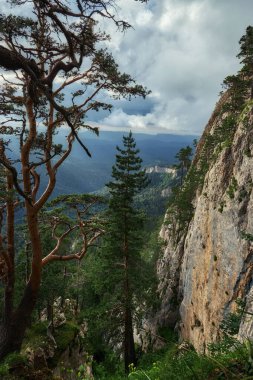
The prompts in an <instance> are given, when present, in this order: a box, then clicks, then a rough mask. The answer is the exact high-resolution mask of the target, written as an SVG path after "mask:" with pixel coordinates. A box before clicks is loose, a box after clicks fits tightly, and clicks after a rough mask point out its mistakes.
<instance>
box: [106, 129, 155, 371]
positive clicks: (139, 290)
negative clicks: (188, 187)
mask: <svg viewBox="0 0 253 380" xmlns="http://www.w3.org/2000/svg"><path fill="white" fill-rule="evenodd" d="M123 145H124V148H123V149H121V148H119V147H117V151H118V154H117V155H116V163H115V165H114V166H113V169H112V177H113V181H111V182H110V183H108V184H107V186H108V188H109V192H110V194H111V199H110V202H109V211H108V214H109V226H108V231H107V236H106V239H105V247H104V251H103V260H104V261H103V262H104V263H103V272H104V275H105V276H104V277H106V278H104V282H103V297H102V298H103V301H104V303H105V306H106V309H107V313H110V320H111V322H112V321H113V322H112V325H111V326H112V329H111V331H113V332H114V334H116V339H114V341H115V342H117V340H118V342H117V343H119V337H120V343H121V344H122V350H123V352H124V364H125V371H126V372H128V371H129V365H130V364H134V365H135V364H136V354H135V347H134V337H133V325H134V319H135V317H136V315H137V309H138V308H139V309H140V302H143V300H144V296H143V290H144V287H145V285H144V284H145V279H144V277H145V262H144V260H143V259H142V257H141V254H140V249H141V245H142V238H141V231H142V227H143V217H142V216H141V214H140V212H139V211H138V210H136V209H135V206H134V196H135V195H136V194H137V193H138V192H139V191H140V190H141V189H143V188H144V187H145V186H146V185H147V183H148V180H147V177H146V174H145V172H144V171H143V170H141V163H142V160H141V158H140V157H139V156H138V153H139V150H138V149H136V143H135V140H134V138H133V136H132V133H131V132H130V133H129V135H128V136H126V137H125V136H124V137H123ZM137 305H138V308H137Z"/></svg>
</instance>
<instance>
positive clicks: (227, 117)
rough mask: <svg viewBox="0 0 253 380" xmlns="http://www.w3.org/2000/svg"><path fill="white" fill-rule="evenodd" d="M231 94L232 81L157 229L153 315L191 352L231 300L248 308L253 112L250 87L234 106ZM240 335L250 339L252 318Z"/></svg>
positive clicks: (210, 337)
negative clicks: (160, 250)
mask: <svg viewBox="0 0 253 380" xmlns="http://www.w3.org/2000/svg"><path fill="white" fill-rule="evenodd" d="M235 94H237V95H238V89H235V87H233V86H232V85H231V87H230V88H229V90H228V91H227V92H225V94H224V95H223V96H222V98H221V100H220V101H219V103H218V104H217V106H216V109H215V111H214V113H213V115H212V117H211V119H210V120H209V123H208V125H207V127H206V129H205V131H204V134H203V136H202V138H201V139H200V142H199V145H198V148H197V152H196V156H195V159H194V161H193V165H192V168H191V170H190V172H189V173H188V176H187V177H186V180H185V183H184V185H183V189H181V190H180V191H179V192H180V194H181V195H179V196H178V202H175V201H173V202H174V203H173V202H172V204H171V206H170V207H169V209H168V211H167V214H166V217H165V223H164V225H163V227H162V230H161V233H160V235H161V237H162V238H163V239H164V241H165V249H164V254H163V256H162V258H161V259H160V260H159V262H158V265H157V270H158V277H159V280H160V282H159V292H160V296H161V300H162V307H161V311H160V312H159V313H158V315H157V320H158V323H159V325H162V326H172V327H173V326H175V325H176V324H177V327H178V330H179V333H180V336H181V338H182V339H183V340H187V341H190V342H191V343H192V344H193V345H194V347H195V348H196V349H197V350H198V351H206V348H207V345H208V343H210V342H214V341H216V340H217V339H218V338H219V336H220V334H221V332H220V323H221V321H222V320H223V319H224V317H226V315H227V314H228V313H229V312H231V311H232V310H233V309H234V308H235V301H236V300H237V299H239V298H242V299H247V308H248V310H251V311H252V310H253V300H252V298H253V297H252V296H250V294H251V295H252V294H253V287H252V285H253V281H252V280H253V245H252V244H253V243H252V242H251V240H252V236H251V234H252V235H253V218H252V216H253V194H252V187H253V145H252V142H253V115H252V104H251V101H250V100H249V98H250V97H249V91H248V92H247V93H245V92H244V93H243V94H242V97H241V99H242V98H243V102H241V103H240V105H239V106H235V104H234V100H235ZM237 105H238V103H237ZM180 202H181V203H180ZM184 202H185V203H184ZM180 208H181V209H180ZM239 334H240V336H241V337H243V338H245V337H246V336H251V337H253V316H250V317H249V316H248V317H247V318H243V320H242V323H241V328H240V332H239Z"/></svg>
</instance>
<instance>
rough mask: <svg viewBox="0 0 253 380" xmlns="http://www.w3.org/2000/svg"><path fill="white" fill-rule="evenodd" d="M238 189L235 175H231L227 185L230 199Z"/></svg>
mask: <svg viewBox="0 0 253 380" xmlns="http://www.w3.org/2000/svg"><path fill="white" fill-rule="evenodd" d="M237 189H238V183H237V180H236V178H235V177H232V178H231V180H230V184H229V186H228V190H227V194H228V196H229V198H230V199H234V197H235V192H236V191H237Z"/></svg>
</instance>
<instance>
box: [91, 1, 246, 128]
mask: <svg viewBox="0 0 253 380" xmlns="http://www.w3.org/2000/svg"><path fill="white" fill-rule="evenodd" d="M119 5H120V7H121V9H120V10H119V15H120V16H122V17H125V18H127V19H128V20H129V22H130V23H131V24H132V25H133V27H134V29H132V30H130V31H128V32H127V33H126V34H120V33H115V30H113V29H110V30H109V31H111V32H112V41H111V43H110V45H109V47H110V48H111V49H112V51H113V53H114V56H115V57H116V59H117V61H118V62H119V64H120V67H121V69H122V70H123V71H125V72H127V73H130V74H131V75H132V76H133V77H135V78H136V80H137V81H138V82H140V83H142V84H144V85H146V86H147V87H148V88H149V89H151V90H152V94H151V95H150V96H149V98H148V101H147V105H146V106H144V105H143V101H141V100H138V99H137V100H133V102H132V103H130V104H126V102H122V103H120V102H117V103H116V104H115V109H114V110H113V111H112V113H111V114H110V115H103V116H102V117H101V118H100V119H99V117H98V118H97V121H98V122H99V124H100V125H105V126H106V128H107V129H108V128H110V127H111V128H116V127H117V126H118V127H119V128H125V129H127V128H132V130H136V131H143V132H148V131H150V132H153V133H154V132H155V131H157V132H159V131H167V132H173V133H175V132H176V133H189V134H190V133H201V131H202V130H203V128H204V126H205V123H206V122H207V120H208V118H209V116H210V113H211V111H212V110H213V108H214V105H215V102H216V101H217V99H218V93H219V91H220V90H221V86H220V84H221V83H222V81H223V79H224V77H226V76H227V75H229V74H232V73H235V72H236V71H237V70H238V68H239V62H238V59H237V58H236V54H237V53H238V51H239V45H238V41H239V39H240V37H241V36H242V34H244V31H245V29H246V27H247V26H248V25H249V24H250V23H252V13H253V12H252V11H253V3H252V0H240V1H238V0H230V1H227V0H159V1H156V0H150V2H149V3H148V4H147V5H143V4H140V3H138V2H134V1H125V0H120V1H119Z"/></svg>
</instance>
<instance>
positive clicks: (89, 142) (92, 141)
mask: <svg viewBox="0 0 253 380" xmlns="http://www.w3.org/2000/svg"><path fill="white" fill-rule="evenodd" d="M67 133H68V130H65V131H64V130H63V131H62V132H61V133H59V134H58V135H57V136H56V138H55V140H56V143H57V144H62V145H63V148H64V147H65V146H66V135H67ZM126 134H127V132H107V131H102V132H100V135H99V136H96V135H95V134H93V133H90V132H87V131H85V132H80V134H79V136H80V138H81V140H82V141H83V143H84V144H85V145H86V146H87V148H88V149H89V151H90V152H91V154H92V157H91V158H90V157H88V156H87V155H86V153H85V152H84V150H83V149H82V147H81V146H80V145H79V144H78V143H77V142H75V143H74V146H73V150H72V152H71V154H70V156H69V158H68V159H67V160H66V161H65V162H64V164H63V165H62V167H60V168H59V169H58V173H57V182H56V188H55V191H54V194H53V196H57V195H59V194H69V193H87V192H93V191H97V190H99V189H101V188H102V187H104V185H105V184H106V183H107V182H108V181H110V177H111V170H112V165H113V164H114V161H115V154H116V146H117V145H118V146H121V141H122V136H123V135H126ZM133 135H134V138H135V139H136V144H137V148H138V149H139V150H140V156H141V158H142V159H143V166H144V167H147V166H155V165H158V166H170V165H172V164H173V163H174V162H175V158H174V157H175V155H176V153H177V152H178V151H179V149H181V148H182V147H184V146H186V145H191V144H192V142H193V140H194V138H196V137H197V136H191V135H187V136H181V135H170V134H168V135H167V134H157V135H149V134H142V133H136V134H133ZM9 148H10V149H11V150H12V152H11V156H12V158H14V159H17V158H18V140H17V139H16V140H15V139H13V140H12V141H11V144H10V145H9ZM46 183H47V177H46V176H44V175H43V173H41V184H42V187H43V188H44V187H45V186H46Z"/></svg>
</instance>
